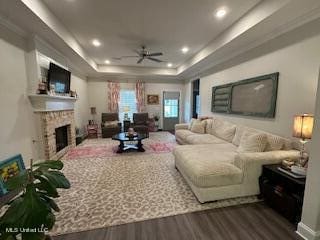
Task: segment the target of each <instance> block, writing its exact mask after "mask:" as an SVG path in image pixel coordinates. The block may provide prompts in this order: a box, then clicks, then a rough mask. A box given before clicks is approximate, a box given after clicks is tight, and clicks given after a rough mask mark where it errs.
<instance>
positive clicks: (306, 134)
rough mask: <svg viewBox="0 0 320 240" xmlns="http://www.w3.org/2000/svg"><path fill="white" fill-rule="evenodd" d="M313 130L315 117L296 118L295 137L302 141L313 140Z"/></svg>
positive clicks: (302, 115) (302, 116)
mask: <svg viewBox="0 0 320 240" xmlns="http://www.w3.org/2000/svg"><path fill="white" fill-rule="evenodd" d="M312 129H313V115H311V114H301V115H296V116H294V122H293V136H294V137H296V138H301V139H303V140H304V139H311V137H312Z"/></svg>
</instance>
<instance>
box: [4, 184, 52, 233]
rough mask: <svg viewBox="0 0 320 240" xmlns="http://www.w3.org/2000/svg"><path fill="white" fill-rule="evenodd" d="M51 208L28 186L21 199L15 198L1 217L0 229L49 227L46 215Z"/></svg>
mask: <svg viewBox="0 0 320 240" xmlns="http://www.w3.org/2000/svg"><path fill="white" fill-rule="evenodd" d="M49 212H51V208H50V207H48V206H47V204H46V203H45V202H44V201H43V200H42V199H41V198H40V197H39V195H38V194H37V192H36V189H35V187H34V186H33V185H28V186H27V188H26V193H25V195H24V196H23V197H19V198H17V199H16V200H15V201H13V203H12V204H11V206H10V207H9V209H8V210H7V211H6V212H5V214H4V215H3V216H2V217H1V220H0V227H1V229H5V228H6V227H11V228H39V227H41V225H42V224H43V225H44V226H45V227H48V226H51V225H52V222H50V221H48V219H47V216H48V213H49Z"/></svg>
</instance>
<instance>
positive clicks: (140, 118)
mask: <svg viewBox="0 0 320 240" xmlns="http://www.w3.org/2000/svg"><path fill="white" fill-rule="evenodd" d="M148 119H149V116H148V113H134V114H133V124H132V127H133V129H134V130H135V131H136V132H138V133H145V134H147V135H149V123H148Z"/></svg>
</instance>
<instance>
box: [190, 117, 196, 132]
mask: <svg viewBox="0 0 320 240" xmlns="http://www.w3.org/2000/svg"><path fill="white" fill-rule="evenodd" d="M195 121H198V119H195V118H192V119H191V121H190V124H189V127H188V129H189V130H191V128H192V125H193V123H194V122H195Z"/></svg>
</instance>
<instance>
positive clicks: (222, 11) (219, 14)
mask: <svg viewBox="0 0 320 240" xmlns="http://www.w3.org/2000/svg"><path fill="white" fill-rule="evenodd" d="M226 14H227V10H226V9H224V8H221V9H219V10H218V11H216V14H215V15H216V17H217V18H223V17H224V16H225V15H226Z"/></svg>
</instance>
